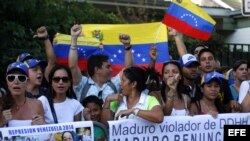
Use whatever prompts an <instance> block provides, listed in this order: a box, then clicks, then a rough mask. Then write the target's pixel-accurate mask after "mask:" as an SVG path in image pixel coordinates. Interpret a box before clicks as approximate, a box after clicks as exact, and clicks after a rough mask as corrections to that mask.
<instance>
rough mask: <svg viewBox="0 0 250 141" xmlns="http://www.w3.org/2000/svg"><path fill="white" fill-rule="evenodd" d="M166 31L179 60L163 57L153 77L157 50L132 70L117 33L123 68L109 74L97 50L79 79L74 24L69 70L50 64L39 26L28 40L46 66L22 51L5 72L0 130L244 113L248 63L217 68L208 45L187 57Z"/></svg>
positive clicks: (248, 106)
mask: <svg viewBox="0 0 250 141" xmlns="http://www.w3.org/2000/svg"><path fill="white" fill-rule="evenodd" d="M168 31H169V35H170V36H173V38H174V39H175V42H176V47H177V49H178V53H179V55H180V58H179V59H178V60H172V59H171V60H166V62H165V63H164V64H163V67H162V72H161V73H159V72H156V71H155V68H154V67H155V63H156V61H157V49H156V45H152V47H151V49H150V51H149V56H150V60H151V61H150V64H148V67H138V66H134V65H133V57H132V51H131V50H132V48H133V46H132V45H131V43H130V42H131V39H130V36H129V35H127V34H120V35H119V37H118V38H119V40H120V42H121V43H122V44H123V45H124V51H125V57H124V58H125V60H124V61H125V67H124V69H123V70H121V71H120V72H119V73H118V74H117V75H116V76H113V77H111V72H112V69H111V64H110V61H109V58H108V56H107V55H105V54H103V53H97V54H94V55H91V56H90V57H89V59H88V64H87V72H88V73H87V74H88V75H82V72H81V68H79V66H78V45H77V40H78V38H79V37H80V36H81V33H82V27H81V26H80V25H74V26H72V28H71V46H70V49H69V57H68V62H69V64H68V66H66V65H60V64H56V57H55V54H54V51H53V47H52V44H51V42H50V40H49V38H48V33H47V30H46V28H45V27H40V28H38V29H37V32H36V35H35V36H34V38H40V39H43V40H44V46H45V52H46V55H47V62H43V61H41V60H38V59H37V58H35V57H34V56H33V55H31V54H29V53H22V54H20V55H19V56H18V57H17V60H16V61H15V62H13V63H11V64H10V65H9V66H8V67H7V68H6V84H7V88H1V91H0V109H1V113H0V114H1V115H0V123H1V126H2V127H4V128H6V127H13V126H24V125H27V126H29V125H41V124H53V123H63V122H74V121H87V120H91V121H95V122H99V123H102V124H104V125H106V126H107V128H108V124H107V121H109V120H122V119H126V118H135V119H140V118H142V119H145V120H148V121H151V122H154V123H161V122H162V121H163V119H164V116H179V115H185V116H193V115H201V114H210V115H211V116H213V117H214V118H216V116H217V115H218V114H220V113H233V112H250V64H249V61H247V60H236V61H235V63H234V65H233V67H232V69H230V68H229V69H227V70H226V71H221V70H222V69H221V68H220V66H219V64H220V63H218V60H217V59H216V57H215V54H214V52H213V51H212V50H210V49H209V47H208V46H204V45H197V47H196V49H195V52H194V53H193V54H192V53H188V52H187V49H186V46H185V44H184V42H183V40H182V38H181V34H180V33H179V32H177V31H176V30H174V29H171V28H169V29H168ZM229 73H230V74H231V75H229ZM64 135H65V138H66V135H70V134H69V133H65V134H64Z"/></svg>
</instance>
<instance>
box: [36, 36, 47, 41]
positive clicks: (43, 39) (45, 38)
mask: <svg viewBox="0 0 250 141" xmlns="http://www.w3.org/2000/svg"><path fill="white" fill-rule="evenodd" d="M38 39H39V40H42V41H45V40H47V39H49V35H47V36H46V37H40V38H38Z"/></svg>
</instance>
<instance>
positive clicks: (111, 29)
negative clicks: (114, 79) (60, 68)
mask: <svg viewBox="0 0 250 141" xmlns="http://www.w3.org/2000/svg"><path fill="white" fill-rule="evenodd" d="M82 27H83V35H84V38H88V39H92V38H93V37H94V38H95V39H97V41H96V42H95V43H96V44H94V46H90V45H86V48H85V45H83V44H79V43H78V44H79V45H80V47H81V46H82V47H83V50H84V51H85V56H84V55H80V54H79V53H80V52H79V49H78V55H79V61H80V60H81V58H83V59H82V60H84V63H85V64H84V65H85V66H82V65H83V64H80V67H81V69H82V70H84V69H86V62H85V60H86V59H87V58H88V57H89V56H90V55H92V54H95V53H104V54H106V55H108V56H109V59H110V62H111V64H112V69H113V75H115V74H117V73H118V72H119V71H120V70H121V69H122V68H123V67H124V60H125V58H124V57H125V53H124V52H125V50H124V46H123V44H122V43H121V42H120V41H119V34H120V33H124V34H128V35H130V37H131V45H132V53H133V58H134V64H135V65H140V66H148V64H149V63H150V57H149V50H150V48H151V46H152V44H156V46H157V50H158V58H157V62H156V69H157V70H158V71H159V72H161V67H162V64H163V62H165V61H167V60H169V50H168V42H167V41H168V38H167V31H166V26H165V25H164V24H162V23H161V22H155V23H145V24H82ZM67 39H68V41H67V42H58V43H57V44H55V45H54V46H55V52H56V56H57V57H58V58H67V55H68V49H69V45H70V39H71V38H70V37H68V38H67ZM59 40H60V39H59ZM100 44H101V48H100ZM56 47H57V48H60V50H59V51H58V49H56ZM63 47H67V50H65V52H64V51H63V50H64V49H62V48H63ZM89 50H90V51H89ZM62 52H64V54H63V53H62ZM57 60H60V59H57Z"/></svg>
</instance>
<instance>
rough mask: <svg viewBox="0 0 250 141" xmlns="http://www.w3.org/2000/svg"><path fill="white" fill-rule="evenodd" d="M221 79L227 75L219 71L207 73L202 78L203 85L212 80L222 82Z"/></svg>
mask: <svg viewBox="0 0 250 141" xmlns="http://www.w3.org/2000/svg"><path fill="white" fill-rule="evenodd" d="M221 79H225V76H224V75H223V74H221V73H218V72H216V71H213V72H209V73H206V74H205V75H203V76H202V78H201V85H203V84H207V83H209V82H211V81H212V80H218V81H219V83H222V82H221Z"/></svg>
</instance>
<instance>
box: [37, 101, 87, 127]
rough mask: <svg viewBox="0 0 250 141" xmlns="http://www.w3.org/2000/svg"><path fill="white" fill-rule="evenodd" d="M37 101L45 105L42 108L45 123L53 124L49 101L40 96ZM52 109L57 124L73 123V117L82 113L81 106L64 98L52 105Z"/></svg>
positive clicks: (77, 102)
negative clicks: (54, 112)
mask: <svg viewBox="0 0 250 141" xmlns="http://www.w3.org/2000/svg"><path fill="white" fill-rule="evenodd" d="M38 99H39V100H40V101H41V102H42V103H43V105H46V106H45V107H44V108H46V109H44V111H45V112H44V113H45V115H44V117H45V123H46V124H53V123H54V118H53V115H52V112H51V109H50V106H49V101H48V100H47V98H46V97H45V96H41V97H39V98H38ZM54 109H55V111H56V116H57V120H58V123H63V122H73V121H74V116H76V115H77V114H79V113H80V112H82V110H83V106H82V104H81V103H80V102H79V101H77V100H76V99H71V98H66V100H65V101H63V102H61V103H54Z"/></svg>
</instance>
